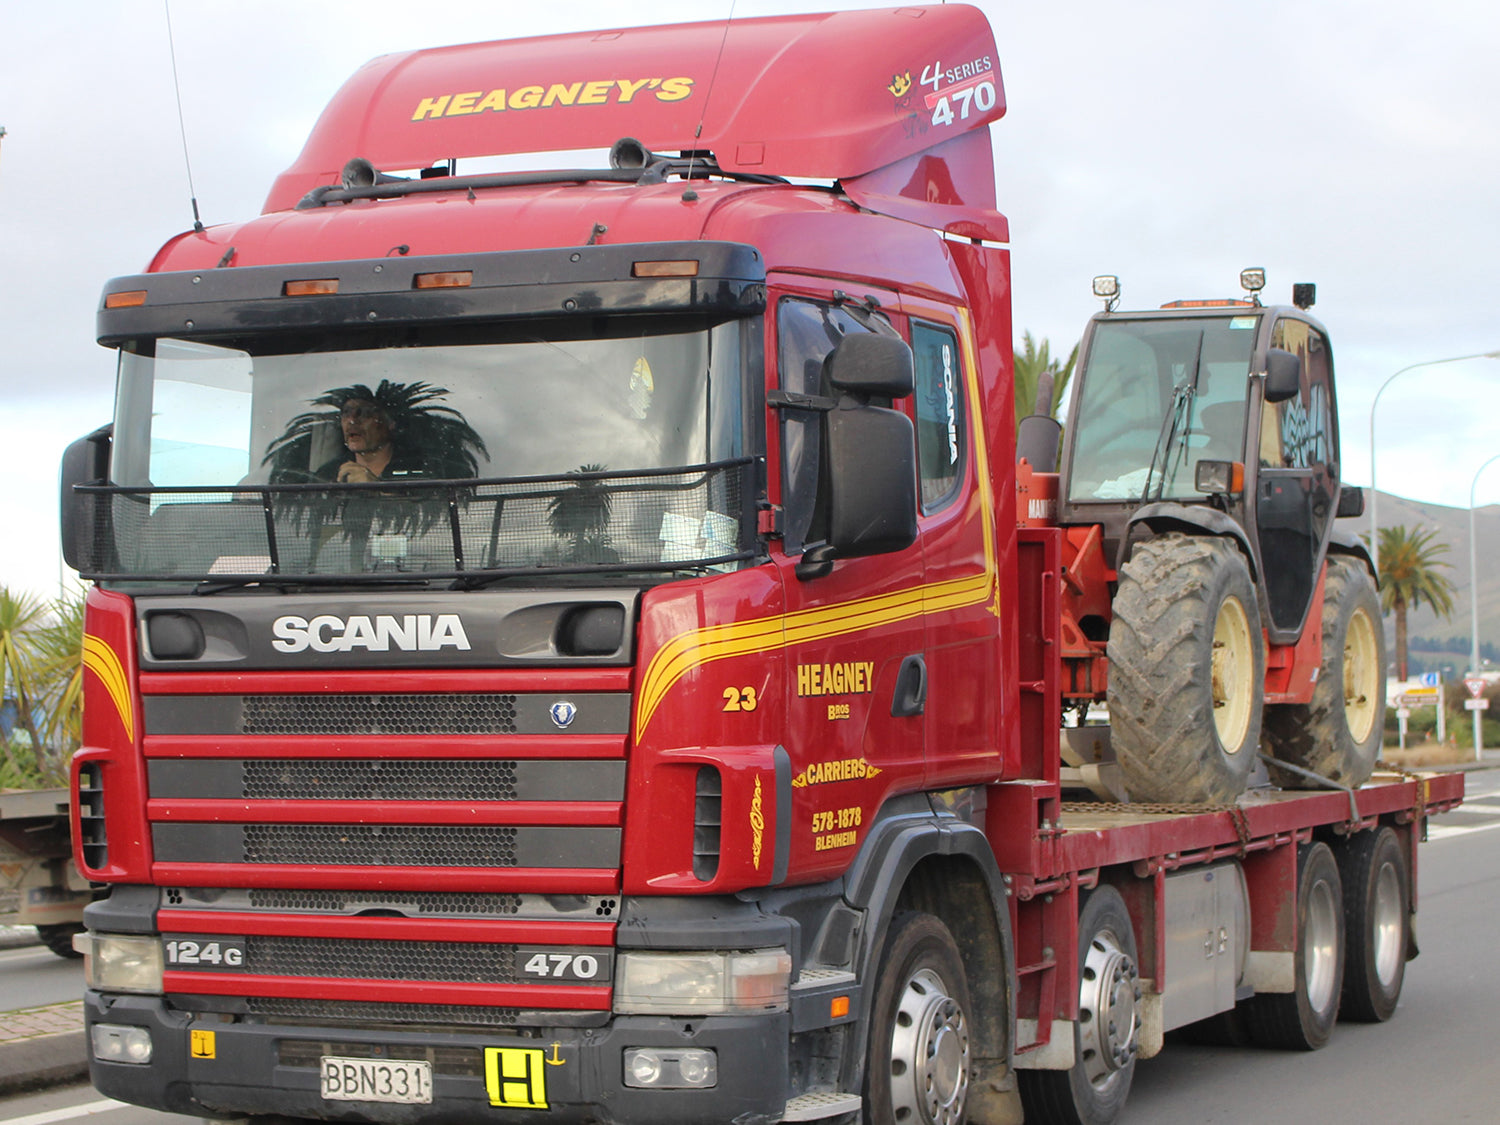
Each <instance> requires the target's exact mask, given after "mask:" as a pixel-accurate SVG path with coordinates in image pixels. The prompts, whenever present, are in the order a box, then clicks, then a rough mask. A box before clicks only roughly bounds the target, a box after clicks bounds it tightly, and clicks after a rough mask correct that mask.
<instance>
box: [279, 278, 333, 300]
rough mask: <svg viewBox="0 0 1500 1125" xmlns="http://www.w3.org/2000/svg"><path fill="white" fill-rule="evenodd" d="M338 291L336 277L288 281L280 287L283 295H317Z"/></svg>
mask: <svg viewBox="0 0 1500 1125" xmlns="http://www.w3.org/2000/svg"><path fill="white" fill-rule="evenodd" d="M338 291H339V279H338V278H336V277H320V278H312V279H309V280H307V281H288V282H286V283H284V284H283V285H282V287H281V295H282V296H283V297H319V296H323V295H326V294H329V293H337V292H338Z"/></svg>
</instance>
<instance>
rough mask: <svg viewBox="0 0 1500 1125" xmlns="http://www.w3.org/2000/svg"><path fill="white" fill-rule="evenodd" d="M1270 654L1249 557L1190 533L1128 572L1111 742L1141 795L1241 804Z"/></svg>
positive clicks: (1118, 597) (1113, 637)
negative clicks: (1246, 558) (1262, 625)
mask: <svg viewBox="0 0 1500 1125" xmlns="http://www.w3.org/2000/svg"><path fill="white" fill-rule="evenodd" d="M1265 679H1266V655H1265V641H1264V638H1263V635H1262V633H1261V624H1260V608H1259V606H1258V604H1257V602H1256V597H1255V586H1254V584H1253V583H1252V582H1251V581H1250V570H1249V568H1248V567H1247V566H1246V564H1245V559H1244V556H1243V555H1241V554H1240V552H1239V550H1238V549H1237V548H1236V547H1235V545H1234V544H1233V543H1231V542H1230V541H1229V540H1227V539H1216V538H1210V537H1208V536H1188V535H1182V534H1179V533H1175V532H1174V533H1171V534H1167V535H1163V536H1161V537H1159V538H1156V539H1148V540H1147V541H1145V542H1144V543H1141V544H1139V545H1138V546H1137V547H1136V548H1135V551H1134V553H1133V554H1132V555H1131V558H1130V561H1129V562H1127V563H1126V564H1125V565H1124V566H1123V567H1121V568H1120V583H1119V589H1118V592H1117V593H1116V594H1115V600H1114V621H1113V623H1112V624H1111V626H1110V630H1109V717H1110V739H1111V741H1112V743H1113V744H1114V749H1115V755H1116V757H1117V758H1118V759H1119V763H1120V770H1121V772H1122V774H1123V775H1124V777H1125V788H1126V791H1127V792H1128V793H1129V795H1130V799H1131V800H1133V801H1174V802H1175V801H1197V802H1226V801H1233V800H1234V799H1235V798H1236V797H1238V796H1239V795H1240V794H1241V793H1243V792H1244V791H1245V785H1246V783H1247V782H1248V780H1249V777H1250V771H1251V769H1252V768H1253V767H1254V765H1255V754H1256V750H1257V748H1258V747H1259V745H1260V728H1261V711H1262V709H1263V707H1262V705H1263V703H1264V700H1265Z"/></svg>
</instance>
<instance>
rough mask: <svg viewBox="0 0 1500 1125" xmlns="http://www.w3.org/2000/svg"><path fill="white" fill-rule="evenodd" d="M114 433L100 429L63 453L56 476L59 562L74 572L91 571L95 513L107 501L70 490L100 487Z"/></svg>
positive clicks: (95, 536) (80, 439)
mask: <svg viewBox="0 0 1500 1125" xmlns="http://www.w3.org/2000/svg"><path fill="white" fill-rule="evenodd" d="M114 432H115V428H114V426H113V425H108V426H100V427H99V428H98V429H97V430H95V431H94V432H93V433H91V434H89V435H88V436H87V437H81V438H79V439H78V440H77V441H75V442H73V443H72V444H71V445H69V446H68V448H67V449H65V450H64V451H63V457H62V469H61V471H60V472H59V474H58V507H59V509H60V515H61V518H62V554H63V561H64V562H66V563H67V564H68V565H69V566H71V567H72V568H73V569H74V570H91V569H94V568H93V567H92V566H91V565H88V564H89V563H90V562H91V560H92V559H93V557H94V556H95V553H96V544H97V542H98V538H97V537H98V527H97V524H98V517H97V511H98V507H99V505H100V504H101V503H106V502H107V501H104V500H103V499H102V498H101V497H99V496H97V495H94V494H91V493H87V492H74V491H73V486H74V485H75V484H104V483H105V482H106V481H107V480H108V479H109V450H110V441H111V438H112V436H113V435H114Z"/></svg>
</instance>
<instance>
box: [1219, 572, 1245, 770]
mask: <svg viewBox="0 0 1500 1125" xmlns="http://www.w3.org/2000/svg"><path fill="white" fill-rule="evenodd" d="M1254 660H1255V657H1254V654H1253V646H1252V644H1251V641H1250V619H1249V618H1248V617H1247V616H1246V614H1245V607H1244V605H1243V604H1242V603H1241V602H1240V600H1239V598H1234V597H1230V598H1225V599H1224V601H1223V603H1222V604H1221V605H1220V606H1219V613H1218V616H1217V617H1216V618H1215V619H1214V654H1213V700H1214V728H1215V729H1216V730H1217V731H1218V735H1219V744H1220V745H1221V746H1223V747H1224V751H1225V753H1228V754H1237V753H1239V752H1240V751H1241V750H1242V749H1243V748H1244V741H1245V734H1246V733H1247V732H1248V731H1249V729H1250V716H1251V713H1252V712H1253V710H1254V704H1255V700H1254V699H1253V698H1251V696H1252V692H1253V689H1254V687H1255V669H1254V668H1253V667H1252V664H1253V662H1254Z"/></svg>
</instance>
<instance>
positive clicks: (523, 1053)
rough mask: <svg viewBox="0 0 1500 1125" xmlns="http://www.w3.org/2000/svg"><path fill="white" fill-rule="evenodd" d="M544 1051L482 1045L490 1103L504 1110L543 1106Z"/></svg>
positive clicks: (544, 1087) (544, 1100)
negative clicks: (504, 1108) (503, 1107)
mask: <svg viewBox="0 0 1500 1125" xmlns="http://www.w3.org/2000/svg"><path fill="white" fill-rule="evenodd" d="M544 1054H545V1052H543V1051H541V1050H539V1049H536V1048H532V1047H486V1048H485V1049H484V1088H485V1090H486V1091H487V1092H488V1093H489V1095H490V1105H498V1106H505V1107H506V1108H507V1109H546V1108H547V1074H546V1069H547V1068H546V1066H545V1065H544V1063H543V1058H544Z"/></svg>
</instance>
